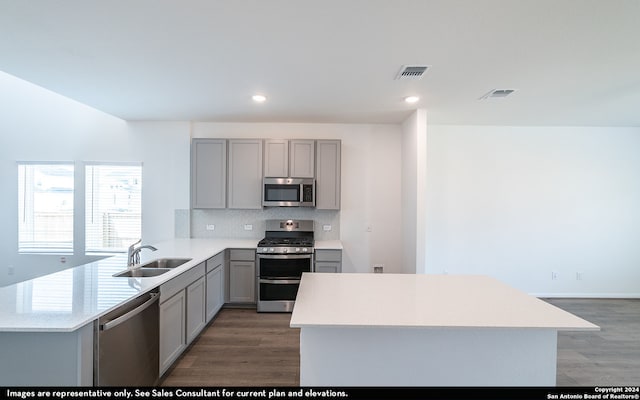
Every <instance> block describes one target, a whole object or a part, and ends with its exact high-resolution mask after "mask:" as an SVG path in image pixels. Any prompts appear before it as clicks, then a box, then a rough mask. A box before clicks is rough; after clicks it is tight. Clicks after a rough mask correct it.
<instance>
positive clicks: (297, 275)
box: [256, 254, 313, 312]
mask: <svg viewBox="0 0 640 400" xmlns="http://www.w3.org/2000/svg"><path fill="white" fill-rule="evenodd" d="M312 266H313V255H312V254H291V255H273V254H269V255H263V254H258V274H257V275H258V276H257V285H256V286H257V291H258V301H257V309H258V312H291V311H292V310H293V306H294V304H295V299H296V295H297V294H298V288H299V287H300V279H301V278H302V274H303V273H304V272H311V271H312Z"/></svg>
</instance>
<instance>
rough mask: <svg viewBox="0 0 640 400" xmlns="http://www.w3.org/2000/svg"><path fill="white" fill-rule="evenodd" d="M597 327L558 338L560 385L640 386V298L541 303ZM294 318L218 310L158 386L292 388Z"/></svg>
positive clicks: (296, 349) (296, 358)
mask: <svg viewBox="0 0 640 400" xmlns="http://www.w3.org/2000/svg"><path fill="white" fill-rule="evenodd" d="M546 301H548V302H549V303H551V304H553V305H555V306H557V307H560V308H562V309H564V310H566V311H569V312H571V313H573V314H575V315H578V316H579V317H582V318H584V319H586V320H588V321H590V322H593V323H595V324H596V325H599V326H600V327H601V330H600V331H599V332H560V333H559V334H558V366H557V385H558V386H626V385H634V386H637V385H639V384H640V299H633V300H630V299H546ZM290 318H291V314H280V313H260V314H259V313H256V311H255V309H253V310H252V309H230V308H225V309H223V310H221V311H220V313H219V314H218V316H217V317H216V318H215V319H214V320H213V322H212V323H211V324H210V325H209V326H208V327H207V328H205V330H204V331H203V332H202V334H201V335H200V336H199V337H198V338H197V339H196V340H195V341H194V342H193V343H192V344H191V346H190V347H189V348H188V349H187V351H185V353H184V354H183V355H182V357H181V358H180V359H179V360H178V361H177V362H176V363H175V364H174V366H173V367H172V369H170V370H169V371H168V372H167V373H166V374H165V375H164V377H163V379H162V382H161V385H162V386H297V385H299V382H300V375H299V362H300V357H299V347H300V342H299V333H300V331H299V330H298V329H292V328H289V319H290Z"/></svg>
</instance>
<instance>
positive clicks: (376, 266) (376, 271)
mask: <svg viewBox="0 0 640 400" xmlns="http://www.w3.org/2000/svg"><path fill="white" fill-rule="evenodd" d="M383 271H384V264H373V273H374V274H381V273H382V272H383Z"/></svg>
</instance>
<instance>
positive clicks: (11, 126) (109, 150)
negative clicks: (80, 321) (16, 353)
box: [0, 72, 189, 285]
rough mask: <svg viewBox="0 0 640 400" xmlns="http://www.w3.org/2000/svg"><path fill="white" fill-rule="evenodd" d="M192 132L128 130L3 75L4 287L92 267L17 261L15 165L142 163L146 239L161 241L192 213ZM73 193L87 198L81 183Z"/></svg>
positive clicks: (165, 127) (147, 126) (78, 259)
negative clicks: (180, 211)
mask: <svg viewBox="0 0 640 400" xmlns="http://www.w3.org/2000/svg"><path fill="white" fill-rule="evenodd" d="M188 128H189V125H188V123H161V124H155V123H144V124H135V123H134V124H128V123H126V122H125V121H123V120H120V119H118V118H115V117H113V116H110V115H108V114H105V113H102V112H100V111H97V110H95V109H92V108H90V107H88V106H85V105H83V104H80V103H78V102H75V101H73V100H70V99H68V98H65V97H63V96H60V95H58V94H55V93H53V92H50V91H48V90H45V89H42V88H40V87H38V86H35V85H33V84H30V83H28V82H25V81H22V80H20V79H17V78H15V77H13V76H11V75H8V74H5V73H2V72H0V132H1V134H0V187H1V188H2V196H1V197H0V201H1V202H2V203H1V205H0V220H2V221H3V226H2V227H1V228H0V255H1V256H2V263H0V285H5V284H8V283H11V282H16V281H20V280H24V279H29V278H31V277H35V276H38V275H42V274H46V273H50V272H54V271H57V270H60V269H64V268H68V267H71V266H74V265H78V264H82V263H84V262H88V261H90V260H93V259H94V258H88V257H85V256H84V255H82V254H81V251H76V255H73V256H66V258H67V262H66V263H65V264H62V263H60V261H59V259H60V256H43V255H18V254H17V246H18V244H17V243H18V239H17V235H18V215H17V211H18V204H17V202H18V193H17V190H18V183H17V164H16V162H17V161H72V162H76V169H77V170H78V171H83V169H84V168H83V166H82V162H84V161H127V162H129V161H135V162H142V163H143V205H142V207H143V237H144V239H145V241H157V240H161V239H167V238H171V237H173V234H174V224H173V215H174V209H176V208H187V207H188V205H189V203H188V198H189V197H188V196H189V195H188V188H189V183H188V174H189V167H188V165H189V164H188V163H189V129H188ZM76 176H78V174H76ZM81 176H82V175H81ZM185 176H186V178H185ZM75 191H76V193H80V192H82V191H83V182H82V181H80V182H76V187H75ZM78 199H79V198H78V196H76V203H77V205H78V206H79V208H78V209H82V208H81V207H80V206H81V203H80V202H79V201H78ZM82 229H83V227H82V226H81V225H80V226H78V225H76V226H74V230H75V235H74V236H75V238H76V239H77V240H75V243H74V245H75V246H76V249H79V248H82V243H81V242H82V240H83V235H82V234H79V233H81V231H80V230H82ZM9 266H12V267H13V270H14V274H12V275H9Z"/></svg>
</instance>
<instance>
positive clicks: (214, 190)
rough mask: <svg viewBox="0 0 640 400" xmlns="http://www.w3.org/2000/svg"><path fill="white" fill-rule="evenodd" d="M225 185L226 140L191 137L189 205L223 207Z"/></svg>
mask: <svg viewBox="0 0 640 400" xmlns="http://www.w3.org/2000/svg"><path fill="white" fill-rule="evenodd" d="M226 185H227V141H226V140H219V139H215V140H214V139H193V142H192V143H191V207H193V208H224V207H225V201H226Z"/></svg>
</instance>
